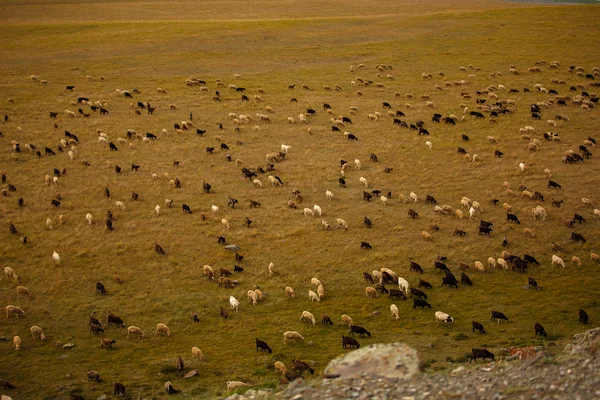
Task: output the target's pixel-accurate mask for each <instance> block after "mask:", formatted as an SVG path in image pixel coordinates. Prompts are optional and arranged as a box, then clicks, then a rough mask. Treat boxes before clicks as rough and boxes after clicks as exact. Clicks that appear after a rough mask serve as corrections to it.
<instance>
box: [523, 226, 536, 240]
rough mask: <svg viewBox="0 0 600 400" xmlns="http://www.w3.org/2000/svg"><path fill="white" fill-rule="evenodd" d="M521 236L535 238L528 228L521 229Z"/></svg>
mask: <svg viewBox="0 0 600 400" xmlns="http://www.w3.org/2000/svg"><path fill="white" fill-rule="evenodd" d="M523 235H524V236H529V237H530V238H535V234H534V233H533V230H531V229H529V228H525V229H523Z"/></svg>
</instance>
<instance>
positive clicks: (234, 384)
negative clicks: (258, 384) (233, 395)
mask: <svg viewBox="0 0 600 400" xmlns="http://www.w3.org/2000/svg"><path fill="white" fill-rule="evenodd" d="M245 387H252V385H251V384H249V383H244V382H240V381H227V391H228V392H231V391H234V390H236V389H240V388H245Z"/></svg>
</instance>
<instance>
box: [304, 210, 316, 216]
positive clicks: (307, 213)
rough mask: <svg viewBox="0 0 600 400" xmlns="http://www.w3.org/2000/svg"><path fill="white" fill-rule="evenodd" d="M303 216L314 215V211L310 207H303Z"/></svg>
mask: <svg viewBox="0 0 600 400" xmlns="http://www.w3.org/2000/svg"><path fill="white" fill-rule="evenodd" d="M304 216H305V217H314V216H315V213H314V212H313V210H311V209H310V208H305V209H304Z"/></svg>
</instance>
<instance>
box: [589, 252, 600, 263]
mask: <svg viewBox="0 0 600 400" xmlns="http://www.w3.org/2000/svg"><path fill="white" fill-rule="evenodd" d="M590 258H591V260H592V262H593V263H596V264H600V255H598V254H596V253H591V254H590Z"/></svg>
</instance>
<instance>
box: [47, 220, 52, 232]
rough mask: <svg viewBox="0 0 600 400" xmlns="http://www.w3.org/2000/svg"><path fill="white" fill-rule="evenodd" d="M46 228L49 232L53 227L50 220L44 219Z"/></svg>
mask: <svg viewBox="0 0 600 400" xmlns="http://www.w3.org/2000/svg"><path fill="white" fill-rule="evenodd" d="M46 227H47V228H48V229H49V230H52V229H53V227H52V220H51V219H50V218H48V219H46Z"/></svg>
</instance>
